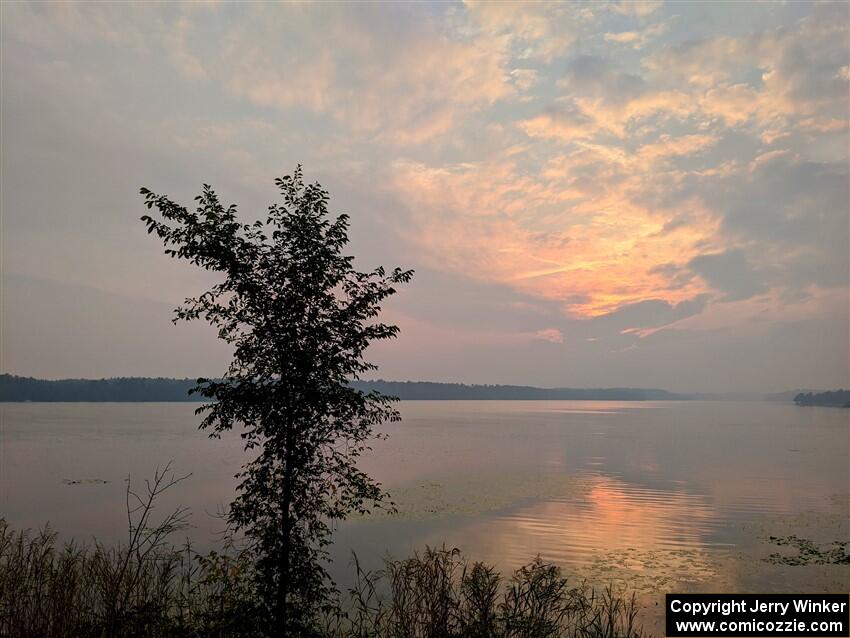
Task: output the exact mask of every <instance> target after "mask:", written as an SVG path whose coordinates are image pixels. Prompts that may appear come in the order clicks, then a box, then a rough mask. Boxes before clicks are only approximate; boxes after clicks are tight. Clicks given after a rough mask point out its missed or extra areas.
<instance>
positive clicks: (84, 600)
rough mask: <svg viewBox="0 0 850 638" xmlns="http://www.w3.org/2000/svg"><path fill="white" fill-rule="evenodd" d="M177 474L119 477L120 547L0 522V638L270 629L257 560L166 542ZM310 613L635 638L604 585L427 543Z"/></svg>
mask: <svg viewBox="0 0 850 638" xmlns="http://www.w3.org/2000/svg"><path fill="white" fill-rule="evenodd" d="M183 478H185V477H175V476H174V474H173V473H171V472H170V468H169V467H166V468H165V469H164V470H163V471H157V473H156V475H155V477H154V479H153V480H152V481H146V482H145V489H144V490H143V491H141V492H135V491H134V490H133V489H132V487H131V484H130V482H129V480H128V487H127V520H128V532H129V533H128V537H127V541H126V542H123V543H120V544H118V545H117V546H115V547H105V546H104V545H102V544H101V543H98V542H95V543H94V544H92V545H83V544H79V543H76V542H73V541H72V542H67V543H64V544H61V545H60V544H59V543H58V542H57V536H56V534H55V533H54V532H53V531H51V530H50V529H48V528H45V529H43V530H42V531H40V532H37V533H35V534H31V533H29V532H27V531H13V530H11V529H10V528H9V527H8V525H7V524H6V523H5V521H3V520H2V519H0V637H2V638H136V637H139V638H141V637H151V638H159V637H163V638H164V637H169V638H170V637H174V638H196V637H197V638H200V637H202V636H203V637H218V638H238V637H247V636H270V635H275V634H274V631H273V630H272V627H273V624H272V623H271V622H270V618H271V614H270V611H269V606H268V605H267V604H265V603H264V601H263V600H262V596H261V595H260V593H259V592H260V591H261V589H260V588H258V587H257V583H258V579H257V578H256V576H257V573H256V568H255V566H256V558H257V557H256V555H255V553H254V552H252V551H251V550H250V549H249V548H244V547H243V548H239V547H238V546H237V543H235V542H234V540H233V536H232V535H227V536H225V537H224V539H223V542H222V550H221V551H218V552H216V551H213V552H209V553H203V554H202V553H199V552H196V551H195V550H194V549H193V548H192V547H191V545H189V544H188V543H187V544H186V545H183V546H174V545H172V544H171V543H170V542H169V540H168V539H169V537H170V536H171V535H172V534H174V533H175V532H177V531H180V530H182V529H183V528H184V527H185V525H186V510H185V509H182V508H178V509H176V510H174V511H172V512H171V513H169V514H168V515H167V516H165V518H163V519H162V520H160V521H158V522H155V521H153V520H152V513H153V505H154V502H155V501H156V499H157V498H158V497H159V496H160V495H161V494H162V493H163V492H164V491H165V490H167V489H169V488H170V487H172V486H173V485H175V484H177V483H178V482H180V481H181V480H182V479H183ZM353 567H354V579H353V580H354V585H353V586H352V587H351V589H350V590H349V591H348V592H347V593H346V594H344V595H343V594H340V595H339V596H338V600H337V601H336V604H333V605H329V606H326V607H325V608H324V610H323V611H322V612H321V613H320V614H319V615H318V616H317V617H316V618H314V622H313V625H314V627H313V628H312V630H311V631H310V636H312V637H316V638H562V637H571V638H572V637H575V638H641V637H642V635H643V633H642V630H641V628H640V627H639V626H638V624H637V622H636V617H637V612H638V606H637V604H636V601H635V597H634V595H631V596H628V595H625V594H623V593H622V592H619V591H618V590H615V588H614V587H613V586H608V587H606V588H604V589H602V590H601V591H600V590H594V589H593V588H591V587H589V586H588V585H587V584H586V583H579V584H578V585H576V586H571V585H570V583H569V582H568V580H567V578H566V577H565V576H564V575H563V574H562V572H561V569H560V568H559V567H558V566H556V565H551V564H547V563H545V562H543V561H542V560H540V558H537V559H535V560H533V561H532V562H530V563H529V564H527V565H525V566H523V567H521V568H520V569H518V570H516V571H515V572H514V573H513V574H511V575H510V576H509V577H508V578H504V577H503V576H502V575H501V574H500V573H499V572H498V571H497V570H496V569H495V567H493V566H492V565H487V564H484V563H482V562H470V561H468V560H467V559H466V558H464V557H463V555H462V554H461V553H460V551H459V550H457V549H447V548H445V547H443V548H440V549H433V548H426V549H425V551H424V552H422V553H415V554H414V555H413V556H412V557H410V558H406V559H392V558H387V559H386V560H385V561H384V565H383V567H382V568H381V569H379V570H374V571H368V570H365V569H363V567H362V566H361V565H360V563H359V561H358V560H357V557H356V555H355V556H354V561H353Z"/></svg>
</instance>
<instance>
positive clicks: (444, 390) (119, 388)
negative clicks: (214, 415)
mask: <svg viewBox="0 0 850 638" xmlns="http://www.w3.org/2000/svg"><path fill="white" fill-rule="evenodd" d="M195 383H196V380H195V379H169V378H164V377H157V378H149V377H119V378H113V379H59V380H48V379H35V378H32V377H20V376H16V375H11V374H2V375H0V402H12V401H15V402H17V401H35V402H174V401H192V402H197V401H200V400H201V399H200V397H198V395H195V394H189V390H191V389H192V388H193V387H194V386H195ZM352 385H353V386H354V387H356V388H357V389H359V390H363V391H366V392H368V391H371V390H377V391H378V392H381V393H383V394H388V395H391V396H396V397H398V398H400V399H403V400H514V401H518V400H574V401H585V400H586V401H594V400H595V401H604V400H608V401H663V400H667V401H671V400H687V399H689V398H691V397H689V396H687V395H682V394H675V393H673V392H667V391H666V390H656V389H642V388H589V389H579V388H536V387H532V386H518V385H467V384H462V383H435V382H428V381H384V380H377V381H356V382H354V383H353V384H352Z"/></svg>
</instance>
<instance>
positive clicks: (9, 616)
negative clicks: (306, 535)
mask: <svg viewBox="0 0 850 638" xmlns="http://www.w3.org/2000/svg"><path fill="white" fill-rule="evenodd" d="M183 478H185V477H180V478H177V477H175V476H174V475H173V474H172V473H170V471H169V467H166V468H165V469H164V470H163V471H157V473H156V475H155V477H154V479H153V481H146V482H145V488H146V489H145V491H144V492H142V493H137V492H135V491H134V490H133V489H132V487H131V485H130V483H129V481H128V487H127V520H128V532H129V535H128V540H127V541H126V542H125V543H120V544H118V545H117V546H115V547H105V546H104V545H102V544H100V543H97V542H96V543H95V544H94V545H92V546H87V545H81V544H78V543H75V542H68V543H65V544H62V545H59V544H58V543H57V539H56V534H55V533H54V532H52V531H51V530H50V529H48V528H45V529H44V530H42V531H40V532H38V533H36V534H30V533H29V532H27V531H17V532H15V531H13V530H11V529H9V527H8V525H7V524H6V522H5V521H3V520H2V519H0V636H2V637H3V638H6V637H9V638H101V637H103V638H106V637H109V638H124V637H136V636H151V637H153V638H156V637H159V636H186V637H193V636H222V637H224V636H242V635H254V634H252V633H251V632H252V631H253V624H254V623H253V621H254V618H256V614H254V613H253V612H254V609H253V606H254V604H255V603H254V601H255V597H254V596H253V586H252V564H253V562H252V560H251V559H250V554H249V553H248V552H247V551H246V550H237V549H236V548H235V547H234V546H233V544H232V543H231V542H229V541H228V540H227V539H226V540H225V543H224V548H225V549H224V551H222V552H221V553H219V552H211V553H208V554H199V553H197V552H195V551H194V550H193V549H192V547H191V546H190V545H188V544H187V545H185V546H183V547H175V546H173V545H171V544H169V543H168V537H169V536H170V535H171V534H173V533H174V532H176V531H178V530H181V529H183V528H184V527H185V524H186V510H185V509H183V508H180V509H177V510H174V511H173V512H171V513H169V514H168V515H167V516H166V517H165V518H164V519H162V520H160V521H158V522H156V523H155V522H154V521H152V520H151V519H152V512H153V504H154V501H155V500H156V498H157V497H158V496H160V495H161V494H162V493H163V492H164V491H165V490H167V489H169V488H170V487H172V486H173V485H175V484H176V483H178V482H179V481H181V480H182V479H183ZM246 632H247V633H246Z"/></svg>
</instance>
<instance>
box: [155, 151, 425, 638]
mask: <svg viewBox="0 0 850 638" xmlns="http://www.w3.org/2000/svg"><path fill="white" fill-rule="evenodd" d="M275 183H276V184H277V186H278V188H279V189H280V192H281V195H282V199H283V202H282V203H281V204H275V205H272V206H271V207H269V209H268V215H267V218H266V220H265V222H262V221H257V222H255V223H253V224H242V223H239V222H238V221H237V209H236V206H235V205H231V206H229V207H227V208H225V207H224V206H223V205H222V204H221V203H220V202H219V199H218V197H217V196H216V194H215V192H214V191H213V190H212V188H211V187H210V186H208V185H204V187H203V193H202V194H201V195H200V196H198V197H196V198H195V201H196V202H197V209H196V211H194V212H190V211H189V210H187V209H186V208H184V207H183V206H180V205H178V204H176V203H174V202H172V201H171V200H170V199H168V198H167V197H165V196H161V195H156V194H154V193H152V192H151V191H149V190H148V189H145V188H143V189H142V190H141V194H142V195H143V196H144V199H145V205H146V206H147V208H148V209H149V210H150V209H153V208H155V209H156V210H157V211H159V215H160V216H161V218H162V220H157V219H154V218H153V217H151V216H150V215H145V216H143V217H142V221H143V222H144V223H145V224H146V226H147V230H148V233H156V234H157V235H158V236H159V238H160V239H161V240H162V241H163V243H164V244H165V247H166V250H165V252H166V254H168V255H170V256H171V257H174V258H179V259H185V260H188V261H189V262H191V263H192V264H195V265H197V266H199V267H201V268H203V269H206V270H209V271H215V272H217V273H220V274H221V276H222V278H223V281H221V282H220V283H218V284H216V285H214V286H212V287H211V288H210V289H209V290H208V291H206V292H204V293H203V294H201V295H200V296H198V297H195V298H190V299H187V300H186V301H185V303H184V305H182V306H181V307H179V308H177V310H176V317H175V321H178V320H195V319H199V318H200V319H204V320H206V321H207V322H209V323H210V324H212V325H213V326H215V327H216V328H217V329H218V336H219V338H221V339H223V340H225V341H226V342H228V343H229V344H231V345H232V347H233V359H232V361H231V363H230V366H229V367H228V369H227V372H226V374H224V376H223V378H221V379H215V380H214V379H198V382H197V386H196V387H195V388H194V389H193V392H197V393H199V394H200V395H201V396H203V397H205V398H207V399H210V400H211V401H210V402H208V403H205V404H204V405H202V406H201V407H200V408H198V410H197V411H196V413H198V414H199V415H200V414H202V415H203V417H204V418H203V420H202V422H201V426H200V427H201V428H204V429H208V430H210V431H211V434H210V436H213V437H215V436H219V435H220V433H221V432H222V431H225V430H230V429H232V428H240V429H241V436H242V438H243V440H244V444H245V448H246V450H251V451H253V454H254V458H253V460H252V461H250V462H248V463H246V464H245V465H244V466H243V468H242V471H241V472H240V474H239V475H238V478H239V479H240V482H239V484H238V488H237V496H236V499H235V500H234V502H233V503H232V504H231V507H230V510H229V517H230V522H231V523H232V524H233V525H234V526H235V527H236V528H237V529H240V530H242V531H244V533H245V534H246V536H247V537H248V538H249V539H250V540H251V541H252V542H253V544H254V547H255V549H256V551H257V556H258V565H257V567H258V573H259V575H260V576H259V582H258V586H259V588H260V592H261V594H262V598H263V600H264V601H265V605H266V609H267V611H268V613H269V614H270V617H271V619H272V621H273V626H274V628H275V630H276V631H277V632H279V633H282V635H296V634H299V635H305V634H307V633H309V631H310V624H311V620H312V619H313V618H314V616H315V614H316V612H317V611H318V610H319V609H320V608H321V607H322V606H325V605H328V604H330V601H331V599H332V593H333V591H334V590H333V585H332V584H331V583H330V581H329V579H328V576H327V573H326V571H325V569H324V567H323V564H322V563H323V558H324V557H326V552H325V548H326V546H327V544H328V543H329V542H330V535H331V527H330V525H331V522H332V521H334V520H341V519H344V518H346V517H347V516H348V515H350V514H352V513H365V512H367V511H369V510H370V509H371V508H372V507H381V506H382V505H385V504H386V503H387V500H386V493H385V492H384V491H383V490H382V488H381V486H380V484H378V483H376V482H375V481H374V480H372V479H371V478H370V477H369V476H367V475H366V474H365V473H364V472H362V471H361V470H359V469H358V468H357V460H358V457H360V456H361V454H362V453H363V452H364V451H366V450H368V449H369V448H368V442H369V440H370V439H371V438H372V437H373V436H374V434H373V426H375V425H376V424H379V423H381V422H385V421H398V420H399V418H400V416H399V413H398V411H397V410H396V409H395V408H394V407H393V402H394V401H395V400H396V399H394V398H392V397H388V396H385V395H382V394H380V393H378V392H374V391H373V392H368V393H367V392H363V391H359V390H356V389H354V388H353V387H351V385H350V382H351V381H352V380H356V379H358V378H360V376H361V375H362V374H363V373H365V372H367V371H370V370H374V369H376V366H375V365H373V364H371V363H369V362H368V361H367V360H366V359H365V357H364V351H365V350H366V348H367V346H368V345H369V344H370V343H372V342H374V341H378V340H383V339H390V338H393V337H395V336H396V335H397V334H398V328H397V327H396V326H393V325H387V324H385V323H381V322H380V321H379V320H378V315H379V312H380V309H381V303H382V302H383V300H384V299H386V298H387V297H389V296H390V295H392V294H393V293H395V292H396V290H395V286H396V285H398V284H402V283H406V282H408V281H409V280H410V279H411V277H412V276H413V271H412V270H401V269H398V268H396V269H395V270H393V271H392V272H390V273H387V272H386V271H385V270H384V269H383V268H380V267H379V268H377V269H375V270H373V271H371V272H359V271H357V270H356V269H355V268H354V265H353V257H351V256H348V255H345V254H344V252H343V251H344V250H345V248H346V246H347V244H348V226H349V217H348V216H347V215H340V216H338V217H336V218H335V219H333V218H331V217H330V216H329V213H328V199H329V195H328V193H327V191H325V190H324V189H323V188H322V187H321V186H320V185H319V184H311V185H307V186H305V184H304V182H303V177H302V170H301V166H300V165H299V166H298V167H297V169H296V170H295V172H294V173H293V175H291V176H286V177H283V178H281V179H277V180H276V181H275Z"/></svg>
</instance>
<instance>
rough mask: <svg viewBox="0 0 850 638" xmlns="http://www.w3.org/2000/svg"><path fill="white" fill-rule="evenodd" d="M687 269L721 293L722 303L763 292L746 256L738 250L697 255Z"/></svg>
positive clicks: (763, 288)
mask: <svg viewBox="0 0 850 638" xmlns="http://www.w3.org/2000/svg"><path fill="white" fill-rule="evenodd" d="M688 268H690V269H691V270H692V271H694V272H695V273H696V274H697V275H699V276H700V277H702V278H703V279H704V280H705V281H706V282H708V284H709V285H710V286H712V288H714V289H716V290H719V291H721V292H723V293H724V295H725V296H724V297H723V301H739V300H741V299H749V298H750V297H752V296H754V295H757V294H759V293H762V292H764V291H765V287H764V286H763V285H762V284H761V282H760V281H759V278H758V276H757V274H756V273H755V272H754V271H753V270H752V268H751V267H750V264H749V263H748V262H747V258H746V256H745V255H744V253H743V252H742V251H741V250H738V249H732V250H727V251H725V252H722V253H714V254H707V255H699V256H697V257H694V258H693V259H691V260H690V261H689V262H688Z"/></svg>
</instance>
